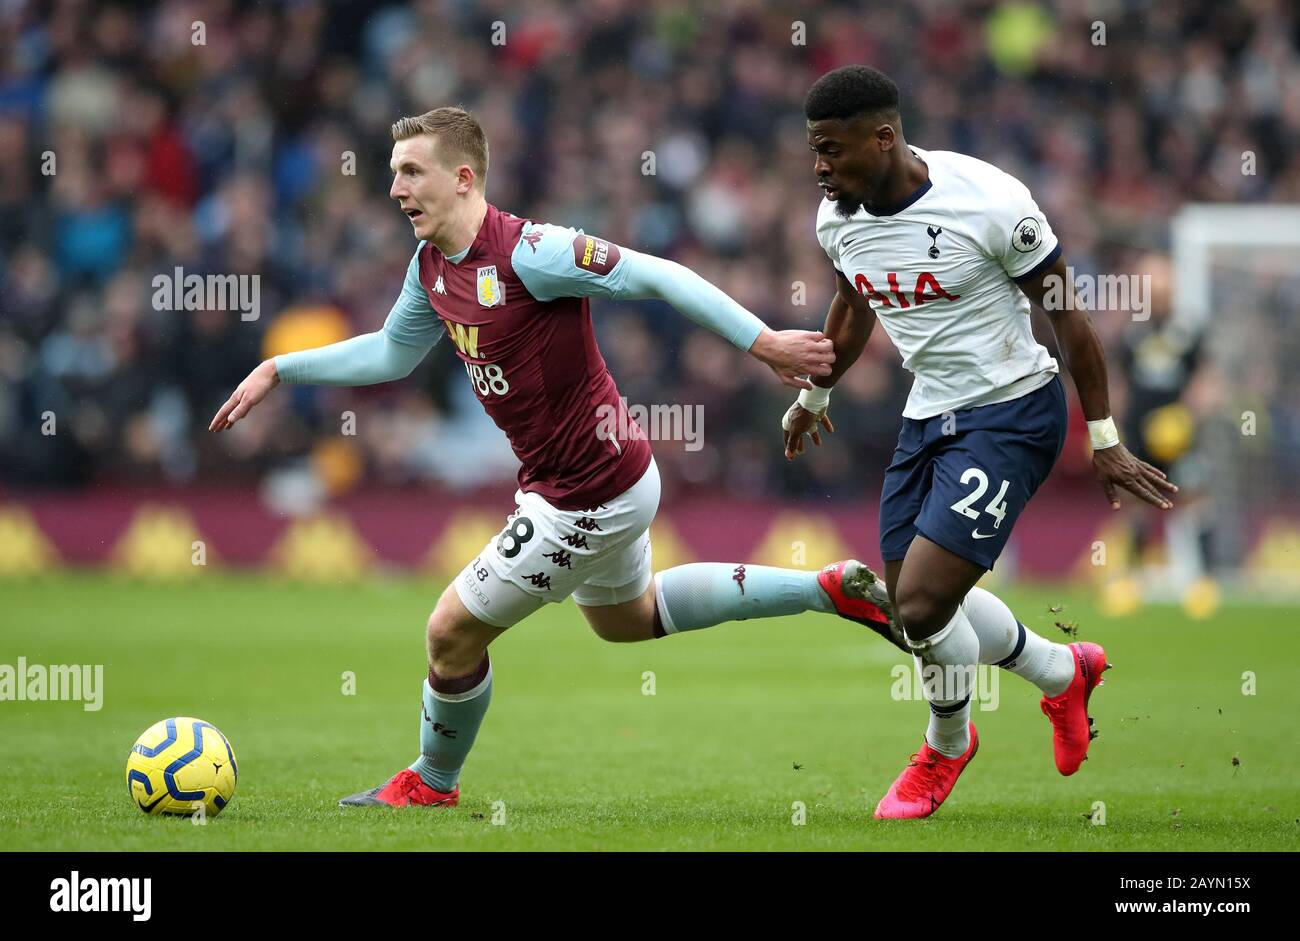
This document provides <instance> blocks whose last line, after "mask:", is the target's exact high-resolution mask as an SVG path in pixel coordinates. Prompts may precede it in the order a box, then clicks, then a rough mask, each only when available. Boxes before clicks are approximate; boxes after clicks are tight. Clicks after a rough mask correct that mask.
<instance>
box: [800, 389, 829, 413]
mask: <svg viewBox="0 0 1300 941" xmlns="http://www.w3.org/2000/svg"><path fill="white" fill-rule="evenodd" d="M798 402H799V407H800V408H802V409H803V410H804V411H806V412H812V413H813V414H814V415H820V414H821V413H822V412H824V411H826V406H828V405H830V403H831V390H830V389H823V388H822V387H821V386H813V387H812V388H811V389H800V390H799V399H798Z"/></svg>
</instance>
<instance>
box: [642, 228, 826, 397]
mask: <svg viewBox="0 0 1300 941" xmlns="http://www.w3.org/2000/svg"><path fill="white" fill-rule="evenodd" d="M623 264H624V266H625V269H626V270H625V274H624V282H623V290H622V292H621V294H620V296H622V297H625V298H629V299H644V298H656V299H658V300H662V301H667V302H668V303H669V304H671V305H672V306H673V307H675V308H676V309H677V310H679V311H680V312H681V313H683V314H685V315H686V316H687V317H689V318H690V319H691V320H693V321H695V322H696V323H698V324H699V325H700V326H702V327H706V328H707V329H709V330H712V331H713V332H714V333H716V334H718V336H720V337H722V338H723V339H724V340H726V341H728V342H729V343H732V344H735V345H736V346H738V347H739V348H740V349H742V350H745V351H746V352H748V353H749V354H750V355H751V356H753V357H754V358H755V359H757V360H758V361H759V362H762V363H766V364H767V365H768V366H769V367H770V368H771V370H772V371H773V372H774V373H776V375H777V378H778V379H780V380H781V382H782V383H784V384H785V385H788V386H791V387H793V388H796V389H809V388H811V387H812V386H811V383H810V382H809V381H808V379H806V378H805V377H807V376H813V377H820V376H829V375H830V372H831V364H832V363H834V362H835V353H834V350H833V349H832V346H831V341H830V340H828V339H826V337H825V336H824V335H823V334H822V333H821V332H820V331H811V330H773V329H771V328H770V327H768V326H767V325H766V324H765V323H763V321H762V320H760V319H759V318H758V317H756V316H755V315H754V314H752V313H750V312H749V311H748V310H746V309H745V308H744V307H742V306H741V305H740V304H738V303H737V302H736V301H734V300H733V299H732V298H731V297H730V295H728V294H727V293H726V292H725V291H723V290H722V289H720V288H718V287H716V286H715V285H713V284H712V283H710V282H709V281H707V280H705V279H704V278H702V277H700V276H699V275H698V274H696V273H695V272H694V271H692V270H691V269H690V268H687V267H686V266H685V265H679V264H678V263H677V262H675V261H669V260H668V259H666V258H657V257H656V256H654V255H646V254H643V253H641V252H632V251H627V252H624V257H623Z"/></svg>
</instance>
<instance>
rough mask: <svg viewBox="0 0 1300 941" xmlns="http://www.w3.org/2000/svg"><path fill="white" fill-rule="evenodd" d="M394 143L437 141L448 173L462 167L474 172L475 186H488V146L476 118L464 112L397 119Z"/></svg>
mask: <svg viewBox="0 0 1300 941" xmlns="http://www.w3.org/2000/svg"><path fill="white" fill-rule="evenodd" d="M392 131H393V140H395V141H399V140H408V139H410V138H412V137H418V136H419V135H421V134H430V135H432V136H433V137H435V138H437V140H438V156H439V159H440V160H441V161H442V163H443V166H444V167H446V168H447V169H448V170H452V169H455V168H456V167H458V166H460V165H461V164H462V163H466V164H469V168H470V169H471V170H473V171H474V180H475V185H476V186H478V188H479V189H482V188H483V186H484V184H485V183H486V182H487V171H488V142H487V136H486V135H484V133H483V128H482V127H481V126H480V125H479V123H478V121H477V120H475V118H474V115H472V114H470V113H469V112H468V111H466V110H465V109H464V108H434V109H433V110H432V111H426V112H425V113H424V114H420V115H415V116H412V117H405V118H398V119H397V120H396V121H394V122H393V128H392Z"/></svg>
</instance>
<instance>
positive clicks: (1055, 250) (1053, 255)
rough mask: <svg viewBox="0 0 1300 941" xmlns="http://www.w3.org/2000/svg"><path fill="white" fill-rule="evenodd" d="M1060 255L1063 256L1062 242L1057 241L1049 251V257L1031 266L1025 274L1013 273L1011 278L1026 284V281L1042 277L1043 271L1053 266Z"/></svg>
mask: <svg viewBox="0 0 1300 941" xmlns="http://www.w3.org/2000/svg"><path fill="white" fill-rule="evenodd" d="M1060 257H1061V243H1060V242H1057V243H1056V244H1055V245H1054V246H1053V247H1052V250H1051V251H1050V252H1048V253H1047V257H1045V258H1044V259H1043V260H1042V261H1040V262H1039V263H1038V264H1036V265H1034V267H1032V268H1030V269H1029V270H1028V271H1026V272H1025V273H1024V274H1017V275H1012V278H1011V280H1013V281H1015V282H1016V284H1024V283H1025V282H1026V281H1032V280H1033V279H1034V278H1040V277H1042V275H1043V272H1045V271H1046V270H1047V269H1048V268H1050V267H1052V265H1054V264H1056V259H1058V258H1060Z"/></svg>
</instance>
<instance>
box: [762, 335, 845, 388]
mask: <svg viewBox="0 0 1300 941" xmlns="http://www.w3.org/2000/svg"><path fill="white" fill-rule="evenodd" d="M749 352H750V353H752V354H753V355H754V357H755V358H757V359H759V360H762V361H763V362H765V363H767V365H768V366H770V367H771V369H772V371H773V372H774V373H776V376H777V378H778V379H780V380H781V382H783V383H784V384H785V385H788V386H791V387H793V388H795V389H811V388H812V383H811V382H809V381H808V380H807V379H805V378H803V377H804V376H829V375H830V374H831V363H833V362H835V346H834V344H832V343H831V341H830V340H829V339H827V337H826V336H825V334H823V333H822V332H821V331H820V330H770V329H768V328H767V327H764V328H763V332H762V333H760V334H759V335H758V339H757V340H755V341H754V345H753V346H751V347H750V348H749Z"/></svg>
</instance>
